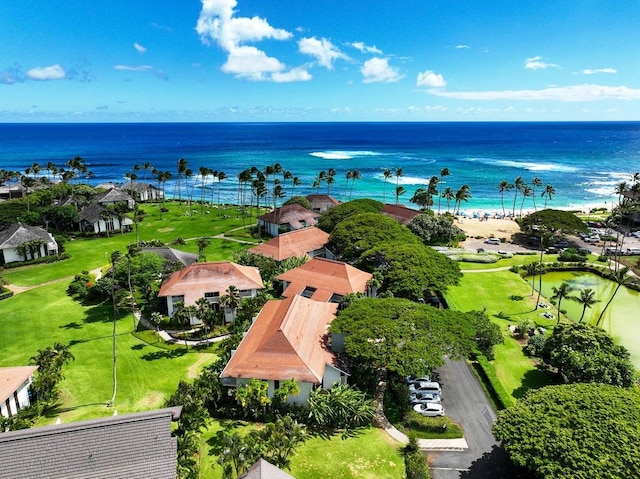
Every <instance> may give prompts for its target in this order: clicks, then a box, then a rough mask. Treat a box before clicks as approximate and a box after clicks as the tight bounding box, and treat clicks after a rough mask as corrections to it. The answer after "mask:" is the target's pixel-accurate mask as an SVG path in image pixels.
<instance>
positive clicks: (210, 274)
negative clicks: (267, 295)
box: [158, 261, 264, 325]
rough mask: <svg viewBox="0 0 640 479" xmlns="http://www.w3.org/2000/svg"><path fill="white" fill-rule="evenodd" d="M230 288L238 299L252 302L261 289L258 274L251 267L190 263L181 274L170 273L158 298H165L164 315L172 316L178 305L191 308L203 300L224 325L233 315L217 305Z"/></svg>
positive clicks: (196, 322) (256, 270)
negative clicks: (209, 304)
mask: <svg viewBox="0 0 640 479" xmlns="http://www.w3.org/2000/svg"><path fill="white" fill-rule="evenodd" d="M230 286H235V287H236V288H237V289H238V292H239V294H240V297H241V298H242V299H245V298H254V297H255V296H256V295H257V294H258V291H259V290H261V289H263V288H264V285H263V284H262V278H261V277H260V271H259V270H258V268H254V267H253V266H242V265H239V264H236V263H232V262H230V261H220V262H214V263H193V264H192V265H190V266H187V267H186V268H184V269H181V270H180V271H176V272H175V273H172V274H171V275H170V276H169V277H168V278H167V279H166V280H164V282H163V283H162V286H161V287H160V292H159V293H158V296H159V297H162V298H166V301H167V313H168V314H169V316H173V314H174V313H175V311H176V309H177V308H176V306H177V305H178V303H182V304H184V305H185V306H191V305H194V304H195V303H196V301H197V300H198V299H200V298H205V299H206V300H208V301H209V302H210V303H211V307H212V308H213V309H214V310H216V311H219V310H222V311H223V312H224V316H225V321H227V322H230V321H233V319H234V314H235V311H233V310H232V309H231V308H228V307H223V308H221V305H220V297H221V296H224V295H225V294H227V293H226V291H227V290H228V289H229V287H230ZM191 324H192V325H195V324H198V320H197V318H193V317H192V318H191Z"/></svg>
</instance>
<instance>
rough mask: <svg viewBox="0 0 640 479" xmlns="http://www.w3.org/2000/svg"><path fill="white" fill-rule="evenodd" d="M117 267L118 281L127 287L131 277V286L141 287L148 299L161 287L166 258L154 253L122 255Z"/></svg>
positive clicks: (116, 276) (116, 277)
mask: <svg viewBox="0 0 640 479" xmlns="http://www.w3.org/2000/svg"><path fill="white" fill-rule="evenodd" d="M115 268H116V269H115V279H116V282H117V283H118V284H119V285H120V286H121V287H122V288H125V289H126V288H128V287H129V278H131V286H132V287H134V288H136V289H139V290H140V291H141V292H142V294H144V296H145V298H146V299H147V301H148V300H149V299H151V296H152V295H153V293H154V292H155V291H156V290H157V289H158V287H159V282H160V279H161V278H162V271H163V268H164V260H163V259H162V258H161V257H160V256H158V255H156V254H153V253H139V254H134V255H132V256H129V257H122V258H121V259H120V260H118V261H117V262H116V266H115Z"/></svg>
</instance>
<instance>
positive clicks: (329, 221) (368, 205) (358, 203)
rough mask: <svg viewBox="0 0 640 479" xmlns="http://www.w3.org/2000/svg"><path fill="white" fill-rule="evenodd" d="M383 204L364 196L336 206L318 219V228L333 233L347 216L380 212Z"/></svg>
mask: <svg viewBox="0 0 640 479" xmlns="http://www.w3.org/2000/svg"><path fill="white" fill-rule="evenodd" d="M382 207H383V204H382V203H380V202H379V201H376V200H372V199H368V198H362V199H359V200H353V201H349V202H347V203H342V204H340V205H337V206H334V207H333V208H331V209H330V210H329V211H327V212H325V213H324V214H323V215H322V216H321V217H320V218H319V219H318V228H320V229H321V230H323V231H326V232H327V233H331V232H332V231H333V230H334V228H335V227H336V226H337V225H338V224H339V223H340V222H342V221H344V220H346V219H347V218H349V217H351V216H354V215H358V214H361V213H378V212H380V211H381V210H382Z"/></svg>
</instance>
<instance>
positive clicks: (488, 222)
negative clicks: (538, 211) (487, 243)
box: [454, 217, 520, 238]
mask: <svg viewBox="0 0 640 479" xmlns="http://www.w3.org/2000/svg"><path fill="white" fill-rule="evenodd" d="M454 224H455V225H456V226H457V227H458V228H460V229H461V230H462V231H464V232H465V233H466V234H467V236H470V237H475V236H482V237H485V238H488V237H490V236H497V237H508V238H510V237H511V235H512V234H514V233H517V232H518V231H520V227H519V226H518V223H516V222H515V221H513V220H512V219H509V218H506V219H496V218H487V219H485V218H462V217H459V218H458V220H456V221H454Z"/></svg>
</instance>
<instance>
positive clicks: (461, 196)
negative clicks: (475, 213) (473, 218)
mask: <svg viewBox="0 0 640 479" xmlns="http://www.w3.org/2000/svg"><path fill="white" fill-rule="evenodd" d="M470 191H471V190H470V188H469V185H462V186H461V187H460V189H459V190H458V191H456V195H455V203H454V204H453V210H454V211H458V210H459V209H460V205H461V204H462V202H463V201H469V198H471V192H470Z"/></svg>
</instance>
